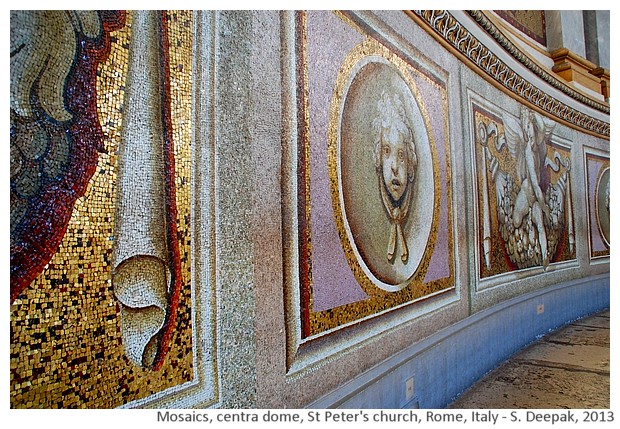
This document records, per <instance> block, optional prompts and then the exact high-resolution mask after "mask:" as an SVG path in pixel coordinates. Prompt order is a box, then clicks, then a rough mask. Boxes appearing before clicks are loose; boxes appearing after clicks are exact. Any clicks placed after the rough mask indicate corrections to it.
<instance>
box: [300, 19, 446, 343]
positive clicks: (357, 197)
mask: <svg viewBox="0 0 620 429" xmlns="http://www.w3.org/2000/svg"><path fill="white" fill-rule="evenodd" d="M297 58H298V64H297V66H298V71H297V75H298V97H297V99H298V103H299V105H298V111H299V112H300V113H299V115H298V123H299V126H300V129H299V136H300V138H299V145H298V171H299V172H300V176H299V180H298V186H299V189H298V195H299V200H298V202H299V207H298V213H299V237H300V240H299V241H300V248H299V254H300V279H301V288H302V290H301V301H302V302H301V307H302V308H301V318H302V324H301V327H302V328H301V329H302V338H308V337H312V336H314V335H317V334H320V333H322V332H325V331H328V330H331V329H335V328H337V327H341V326H344V325H347V324H350V323H352V322H355V321H359V320H361V319H364V318H367V317H371V316H373V315H376V314H378V313H380V312H384V311H386V310H389V309H392V308H395V307H398V306H402V305H407V304H411V303H413V302H415V301H417V300H419V299H422V298H424V297H428V296H431V295H433V294H436V293H439V292H443V291H446V290H450V289H453V288H454V286H455V285H454V260H453V240H452V213H451V194H450V193H451V187H450V163H449V160H450V143H449V140H448V125H447V124H448V113H447V96H446V85H445V83H444V82H443V81H441V80H440V79H439V78H437V77H436V76H434V75H433V74H431V73H430V72H428V71H426V70H424V69H422V68H420V67H419V66H417V65H416V63H414V62H413V61H411V60H410V59H408V58H406V57H404V56H400V55H399V54H398V53H397V52H396V51H393V50H390V48H389V47H388V45H385V44H382V43H381V41H380V40H379V39H378V38H376V36H373V33H372V32H370V31H369V30H368V29H366V28H365V27H364V26H363V25H357V24H355V23H354V22H353V21H352V20H350V19H349V18H347V16H346V15H345V14H331V13H330V14H321V13H319V12H308V13H307V14H304V13H299V14H298V15H297Z"/></svg>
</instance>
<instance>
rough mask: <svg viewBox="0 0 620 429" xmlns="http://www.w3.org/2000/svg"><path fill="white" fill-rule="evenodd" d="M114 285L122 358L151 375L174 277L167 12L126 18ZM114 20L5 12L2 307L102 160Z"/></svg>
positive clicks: (163, 342)
mask: <svg viewBox="0 0 620 429" xmlns="http://www.w3.org/2000/svg"><path fill="white" fill-rule="evenodd" d="M133 16H134V17H133V24H132V28H131V38H130V44H129V59H128V63H129V64H128V70H127V77H126V88H125V103H124V108H123V127H122V144H121V145H120V149H119V154H118V173H117V187H116V212H115V226H114V248H113V256H112V272H111V274H112V284H113V288H114V294H115V296H116V299H117V300H118V303H119V304H120V329H121V335H122V340H123V346H124V349H125V353H126V356H127V357H128V358H129V360H130V361H132V362H134V363H135V364H136V365H141V366H144V367H146V368H152V369H155V370H157V369H160V368H161V366H162V365H163V362H164V357H165V356H166V354H167V352H168V350H169V348H170V340H171V336H172V330H173V329H174V325H175V317H176V312H177V304H178V299H179V294H180V288H181V282H182V278H181V277H182V276H181V261H180V251H179V242H178V233H177V210H176V190H175V166H174V163H175V159H174V145H173V138H172V125H171V111H170V109H171V107H170V74H169V73H170V72H169V54H168V45H169V43H168V36H167V25H166V20H167V15H166V13H165V12H157V11H139V12H135V13H134V14H133ZM124 20H125V14H124V13H111V12H94V11H90V12H76V11H16V12H12V13H11V302H13V301H14V300H15V299H16V298H17V297H18V296H19V295H20V293H21V292H22V291H23V290H24V289H25V288H26V287H28V285H29V284H30V283H31V282H32V281H33V280H34V279H35V278H36V277H37V276H38V275H39V274H40V273H41V271H42V270H43V269H44V267H45V265H46V264H47V263H48V262H49V261H50V259H51V258H52V257H53V255H54V253H55V252H56V250H57V248H58V246H59V244H60V242H61V240H62V239H63V236H64V234H65V231H66V229H67V225H68V223H69V221H70V219H71V215H72V211H73V207H74V205H75V203H76V201H77V199H78V198H79V197H81V196H83V195H84V193H85V191H86V188H87V185H88V184H89V181H90V179H91V177H92V175H93V174H94V172H95V169H96V166H97V160H98V152H99V151H103V147H102V139H103V135H102V129H101V125H100V123H99V120H98V117H97V105H96V100H97V94H96V77H97V67H98V65H99V63H100V62H103V61H104V60H105V59H106V57H107V55H108V53H109V50H110V46H109V45H110V35H109V33H110V31H112V30H115V29H119V28H121V27H122V26H123V25H124Z"/></svg>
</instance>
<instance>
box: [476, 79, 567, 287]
mask: <svg viewBox="0 0 620 429" xmlns="http://www.w3.org/2000/svg"><path fill="white" fill-rule="evenodd" d="M467 100H468V101H467V106H468V114H469V121H470V127H471V128H470V136H469V138H470V141H471V144H470V148H471V149H470V150H471V163H472V164H471V171H472V174H473V177H472V186H473V195H474V196H475V204H473V206H474V213H475V215H474V219H476V221H475V225H476V226H475V230H476V234H475V236H474V243H475V245H474V264H475V266H474V267H473V269H474V272H475V279H476V282H475V284H476V287H475V291H473V292H474V293H476V292H482V291H484V290H487V289H491V288H494V287H496V286H499V285H502V284H505V283H506V282H510V281H513V280H517V279H524V278H526V277H532V276H536V275H540V274H543V273H552V272H557V271H562V270H565V269H569V268H573V267H576V266H578V260H577V246H578V243H577V241H576V240H577V235H576V234H575V214H574V203H573V201H574V197H575V196H574V193H573V191H572V186H571V185H572V182H573V178H572V175H573V174H574V168H573V158H574V156H573V154H572V147H573V142H572V141H570V140H568V139H567V138H566V137H562V136H561V135H560V134H558V133H556V132H554V128H555V124H554V123H553V122H552V121H549V120H547V119H543V118H540V119H538V120H539V121H540V123H541V124H542V123H543V122H542V121H545V122H544V124H545V125H546V126H547V127H548V128H547V138H546V140H545V141H544V142H542V143H541V144H544V145H545V150H544V156H541V159H540V161H539V162H540V167H537V168H538V171H539V174H544V175H545V176H546V178H545V179H544V183H543V179H541V185H540V186H541V188H544V189H543V192H545V197H544V198H547V195H546V194H547V193H548V194H549V195H548V198H549V199H546V200H545V203H544V204H545V205H546V206H547V207H545V209H546V210H549V211H551V209H550V208H549V205H553V204H552V203H553V202H554V201H556V199H557V201H560V203H559V204H560V205H561V206H562V208H560V207H559V206H558V207H557V211H556V212H554V213H555V214H554V215H553V219H558V218H559V219H560V220H559V221H558V222H559V223H558V224H557V227H556V228H557V232H554V231H549V227H550V226H551V227H552V228H553V226H552V225H550V224H549V223H547V221H546V220H545V229H544V231H546V233H547V240H548V241H547V243H548V245H549V246H552V247H553V249H551V248H549V249H548V250H550V251H552V254H550V255H549V261H548V263H547V264H546V265H545V264H544V263H543V260H542V257H541V256H540V253H539V255H538V257H536V256H530V257H528V256H525V254H522V255H523V256H521V257H519V256H517V255H511V252H512V253H516V252H517V250H516V247H517V245H518V244H519V243H520V240H521V239H519V240H516V241H515V242H508V241H506V240H508V239H509V237H510V238H512V235H511V234H512V232H509V231H512V229H513V228H516V226H512V223H514V222H513V220H512V217H511V216H512V213H507V214H506V216H507V217H506V222H509V223H510V225H508V224H507V225H506V226H505V227H501V228H506V229H503V231H504V232H503V233H500V226H501V223H500V222H499V216H500V211H499V206H498V198H499V196H500V192H501V191H500V190H499V189H500V188H499V187H498V186H499V183H500V180H506V182H505V186H506V187H508V186H510V185H511V183H512V184H514V186H515V188H514V189H515V191H514V192H515V193H514V196H515V198H517V197H518V194H520V193H519V192H518V191H519V186H520V184H521V180H522V179H521V178H519V173H518V172H517V171H518V169H519V163H524V159H520V157H521V158H523V155H519V153H518V150H517V148H515V147H511V145H513V146H514V145H515V143H516V142H510V141H509V140H510V138H512V139H513V140H514V139H515V138H516V137H517V134H515V133H514V131H515V129H517V132H519V131H520V130H519V128H520V126H521V125H520V123H521V122H522V121H521V118H520V117H517V116H515V115H514V114H512V113H509V112H508V111H507V110H504V109H502V108H500V107H499V106H497V105H495V104H494V103H492V102H490V101H488V100H487V99H485V98H483V97H482V96H480V95H478V94H476V93H475V92H473V91H472V90H471V89H470V90H468V91H467ZM520 112H521V115H532V114H533V115H535V113H533V112H532V111H531V110H529V109H528V108H527V107H525V106H521V111H520ZM506 121H508V122H509V123H510V124H509V125H508V124H507V123H506ZM507 127H508V128H509V129H508V130H507V129H506V128H507ZM511 130H512V131H511ZM509 134H511V135H510V136H509ZM541 138H542V136H541ZM521 150H523V147H522V148H521ZM555 170H557V171H555ZM521 174H523V173H521ZM495 179H497V181H495ZM502 183H503V182H502ZM508 192H510V191H508ZM554 194H555V195H556V197H554V196H553V195H554ZM502 195H503V194H502ZM507 204H508V206H507V207H513V206H514V204H515V201H514V200H512V202H510V203H507ZM540 204H541V205H543V203H540ZM543 210H544V209H543ZM530 214H531V210H530ZM528 216H529V214H528V215H525V217H524V221H525V220H527V217H528ZM543 216H548V215H547V213H544V214H543ZM532 222H533V221H532ZM519 228H520V227H519ZM541 229H542V228H541ZM515 233H516V229H515ZM549 234H551V236H550V235H549ZM504 235H505V238H504ZM552 236H553V237H556V238H557V239H556V238H552ZM523 240H524V243H525V244H523V246H526V245H527V243H528V242H529V243H530V244H532V245H533V246H534V250H533V251H534V252H540V249H541V246H540V244H539V243H540V242H541V241H540V240H541V235H540V231H539V230H538V227H537V225H536V224H534V223H532V228H531V231H530V234H529V236H526V237H523ZM509 246H514V249H513V250H512V251H510V250H509ZM519 247H520V244H519ZM536 249H537V250H536Z"/></svg>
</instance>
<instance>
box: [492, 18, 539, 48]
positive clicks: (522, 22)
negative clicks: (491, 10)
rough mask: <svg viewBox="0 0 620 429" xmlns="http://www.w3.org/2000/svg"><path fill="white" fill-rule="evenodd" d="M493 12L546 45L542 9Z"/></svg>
mask: <svg viewBox="0 0 620 429" xmlns="http://www.w3.org/2000/svg"><path fill="white" fill-rule="evenodd" d="M495 13H497V14H498V15H499V16H500V17H502V18H503V19H504V20H505V21H506V22H508V23H509V24H510V25H512V26H513V27H515V28H516V29H517V30H519V31H521V32H522V33H524V34H526V35H528V36H529V37H531V38H532V39H534V40H536V41H537V42H538V43H540V44H541V45H544V46H546V45H547V27H546V24H545V11H544V10H496V11H495Z"/></svg>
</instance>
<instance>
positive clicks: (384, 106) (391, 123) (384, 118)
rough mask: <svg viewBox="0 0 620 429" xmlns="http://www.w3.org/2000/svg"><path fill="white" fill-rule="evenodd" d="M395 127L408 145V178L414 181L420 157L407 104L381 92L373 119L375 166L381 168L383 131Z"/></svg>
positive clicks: (397, 97) (398, 98) (394, 96)
mask: <svg viewBox="0 0 620 429" xmlns="http://www.w3.org/2000/svg"><path fill="white" fill-rule="evenodd" d="M393 128H395V129H396V130H397V131H398V132H399V133H400V135H401V136H402V137H403V141H404V142H405V144H406V146H407V179H408V180H409V181H410V182H412V181H413V179H414V177H415V171H416V167H417V164H418V157H417V155H416V150H415V141H414V138H413V131H412V129H411V126H410V125H409V120H408V119H407V113H406V112H405V106H404V104H403V102H402V100H401V98H400V97H399V96H398V95H396V94H394V95H390V94H388V93H387V92H385V91H384V92H382V93H381V98H380V99H379V101H378V102H377V117H376V118H375V119H374V120H373V121H372V129H373V134H374V148H373V153H374V158H375V168H377V169H379V168H381V140H382V137H383V133H384V132H386V131H390V130H391V129H393Z"/></svg>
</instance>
